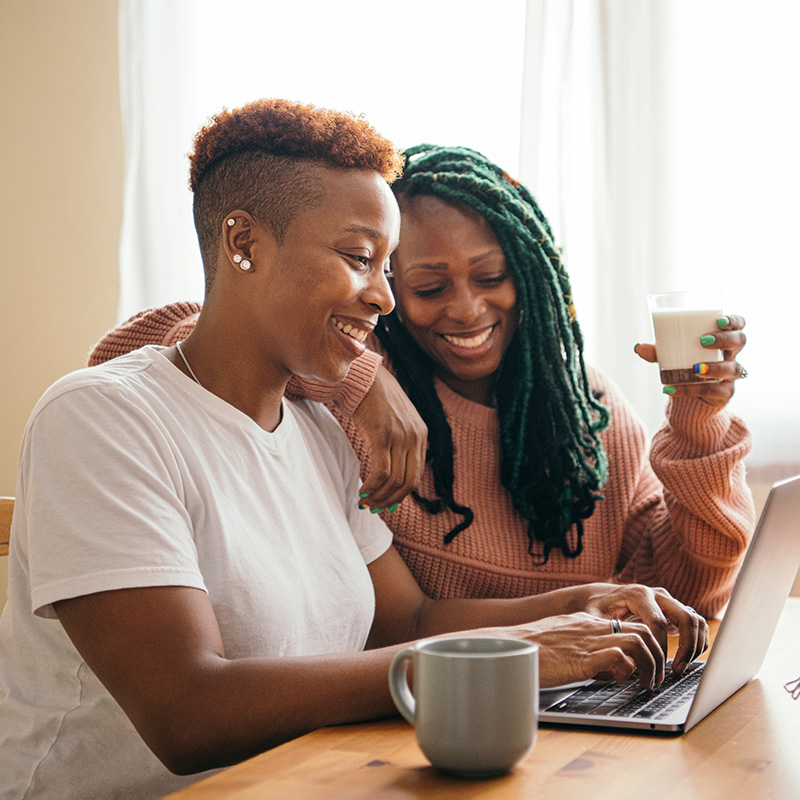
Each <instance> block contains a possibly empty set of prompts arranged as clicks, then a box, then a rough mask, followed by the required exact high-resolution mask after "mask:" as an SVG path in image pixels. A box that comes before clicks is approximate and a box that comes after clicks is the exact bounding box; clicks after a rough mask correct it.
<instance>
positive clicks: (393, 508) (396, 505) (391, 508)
mask: <svg viewBox="0 0 800 800" xmlns="http://www.w3.org/2000/svg"><path fill="white" fill-rule="evenodd" d="M398 508H400V503H392V505H390V506H389V508H387V509H386V510H387V511H388V512H389V513H390V514H394V512H395V511H397V509H398Z"/></svg>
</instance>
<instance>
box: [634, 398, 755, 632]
mask: <svg viewBox="0 0 800 800" xmlns="http://www.w3.org/2000/svg"><path fill="white" fill-rule="evenodd" d="M750 445H751V437H750V434H749V431H748V430H747V429H746V428H745V426H744V425H743V424H742V423H741V421H739V420H737V419H736V418H733V417H731V416H730V415H729V414H727V412H722V413H719V414H715V415H713V416H712V417H710V418H704V417H703V416H702V410H701V414H691V415H690V414H687V413H680V414H679V413H677V409H676V410H673V413H671V414H670V415H669V425H668V426H666V428H665V429H664V430H662V431H661V432H660V433H659V434H657V436H656V439H655V440H654V442H653V447H652V450H651V463H652V467H653V470H654V472H655V474H656V476H657V477H658V480H659V481H660V483H661V484H662V485H663V501H662V503H661V504H660V505H659V506H657V507H655V508H654V509H652V511H651V513H650V515H649V517H650V519H649V520H648V521H647V523H646V527H647V530H648V531H649V534H650V536H651V537H652V550H653V558H654V565H655V569H656V573H655V578H656V581H657V582H658V583H660V584H661V585H664V586H666V587H667V588H668V589H669V590H670V591H671V592H672V593H673V594H674V595H675V596H676V597H679V598H680V599H681V600H684V601H685V602H687V603H689V604H691V605H693V606H694V607H696V608H697V609H698V611H701V612H702V613H703V614H704V615H706V616H712V615H714V614H715V613H717V612H718V611H719V609H720V608H721V607H722V606H723V605H724V603H725V602H726V601H727V599H728V597H729V596H730V590H731V588H732V586H733V582H734V580H735V577H736V573H737V571H738V567H739V563H740V561H741V557H742V554H743V553H744V550H745V548H746V547H747V543H748V541H749V540H750V536H751V535H752V532H753V529H754V527H755V509H754V506H753V500H752V495H751V493H750V490H749V488H748V486H747V483H746V480H745V472H744V466H743V464H742V460H743V458H744V457H745V456H746V455H747V453H748V452H749V450H750ZM676 540H677V541H676Z"/></svg>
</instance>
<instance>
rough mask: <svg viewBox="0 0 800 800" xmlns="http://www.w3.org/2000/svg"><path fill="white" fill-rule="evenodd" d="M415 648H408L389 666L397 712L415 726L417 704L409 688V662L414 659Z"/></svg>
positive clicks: (390, 686) (391, 689)
mask: <svg viewBox="0 0 800 800" xmlns="http://www.w3.org/2000/svg"><path fill="white" fill-rule="evenodd" d="M415 652H416V651H415V648H413V647H407V648H406V649H405V650H401V651H400V652H399V653H397V655H395V657H394V658H393V659H392V663H391V664H390V666H389V691H390V692H391V694H392V700H394V704H395V705H396V706H397V710H398V711H399V712H400V713H401V714H402V715H403V716H404V717H405V718H406V721H407V722H408V723H409V724H411V725H413V724H414V718H415V716H416V710H417V703H416V700H414V695H413V694H411V689H409V688H408V662H409V661H411V660H412V659H413V657H414V653H415Z"/></svg>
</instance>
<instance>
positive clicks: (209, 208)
mask: <svg viewBox="0 0 800 800" xmlns="http://www.w3.org/2000/svg"><path fill="white" fill-rule="evenodd" d="M189 160H190V163H191V167H190V172H189V185H190V186H191V189H192V191H193V192H194V220H195V227H196V229H197V237H198V239H199V242H200V250H201V252H202V254H203V263H204V266H205V272H206V292H208V290H209V289H210V287H211V282H212V280H213V277H214V270H215V268H216V257H217V250H218V248H219V240H220V231H221V227H222V221H223V219H224V218H225V215H226V214H228V213H230V212H231V211H233V210H234V209H237V208H240V209H242V210H243V211H248V212H250V213H251V214H253V216H255V217H257V218H258V219H260V220H262V221H263V222H264V223H266V224H268V225H269V226H270V228H271V229H272V231H273V233H274V234H275V237H276V239H277V240H278V241H282V240H283V236H284V233H285V231H286V228H287V226H288V225H289V223H290V222H291V220H292V219H293V218H294V216H295V214H296V213H297V212H298V211H299V210H300V209H301V208H303V207H306V206H308V205H311V204H313V203H314V202H316V200H317V199H318V198H319V197H320V194H319V188H318V186H317V185H316V181H314V180H313V177H312V176H311V175H310V173H309V166H310V165H312V164H316V165H321V166H327V167H332V168H334V169H335V168H339V169H365V170H373V171H375V172H377V173H379V174H380V175H381V176H382V177H383V178H384V180H386V182H387V183H389V184H391V183H392V182H393V181H394V180H395V179H396V178H397V177H399V176H400V174H401V172H402V167H403V154H402V151H400V150H398V149H397V148H396V147H395V146H394V145H393V144H392V142H390V141H389V140H388V139H386V138H384V137H383V136H381V135H380V134H379V133H378V132H377V131H376V130H375V128H373V127H372V125H370V124H369V123H368V122H367V121H366V120H365V119H364V118H363V116H356V115H354V114H350V113H346V112H341V111H331V110H329V109H325V108H318V107H317V106H313V105H303V104H300V103H294V102H291V101H289V100H280V99H264V100H256V101H255V102H253V103H248V104H247V105H245V106H242V107H241V108H237V109H233V110H230V111H229V110H227V109H226V110H224V111H222V112H220V113H219V114H216V115H215V116H213V117H212V118H211V120H210V121H209V123H208V124H207V125H205V126H204V127H203V128H201V129H200V131H199V133H198V134H197V136H196V137H195V140H194V152H192V153H191V154H190V156H189Z"/></svg>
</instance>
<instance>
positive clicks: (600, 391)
mask: <svg viewBox="0 0 800 800" xmlns="http://www.w3.org/2000/svg"><path fill="white" fill-rule="evenodd" d="M586 372H587V375H588V377H589V385H590V387H591V388H592V391H593V392H595V394H596V396H597V397H598V399H599V401H600V402H601V403H602V404H603V405H604V406H605V407H606V408H608V409H609V410H610V412H611V424H610V426H609V428H608V430H607V431H606V432H605V434H604V436H605V438H606V441H607V443H609V440H611V439H616V438H618V437H619V436H624V437H625V439H626V440H630V437H634V438H635V440H636V441H637V443H638V444H639V446H642V447H643V446H644V444H645V441H646V439H647V431H646V428H645V425H644V422H643V421H642V419H641V417H640V416H639V414H638V412H637V411H636V409H635V408H634V407H633V406H632V405H631V403H630V401H629V400H628V399H627V398H626V397H625V395H624V394H623V392H622V390H621V389H620V388H619V386H617V384H616V383H615V382H614V381H613V380H612V379H611V378H610V377H609V376H608V375H607V374H606V373H605V372H603V371H602V370H600V369H598V368H597V367H592V366H587V368H586Z"/></svg>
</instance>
